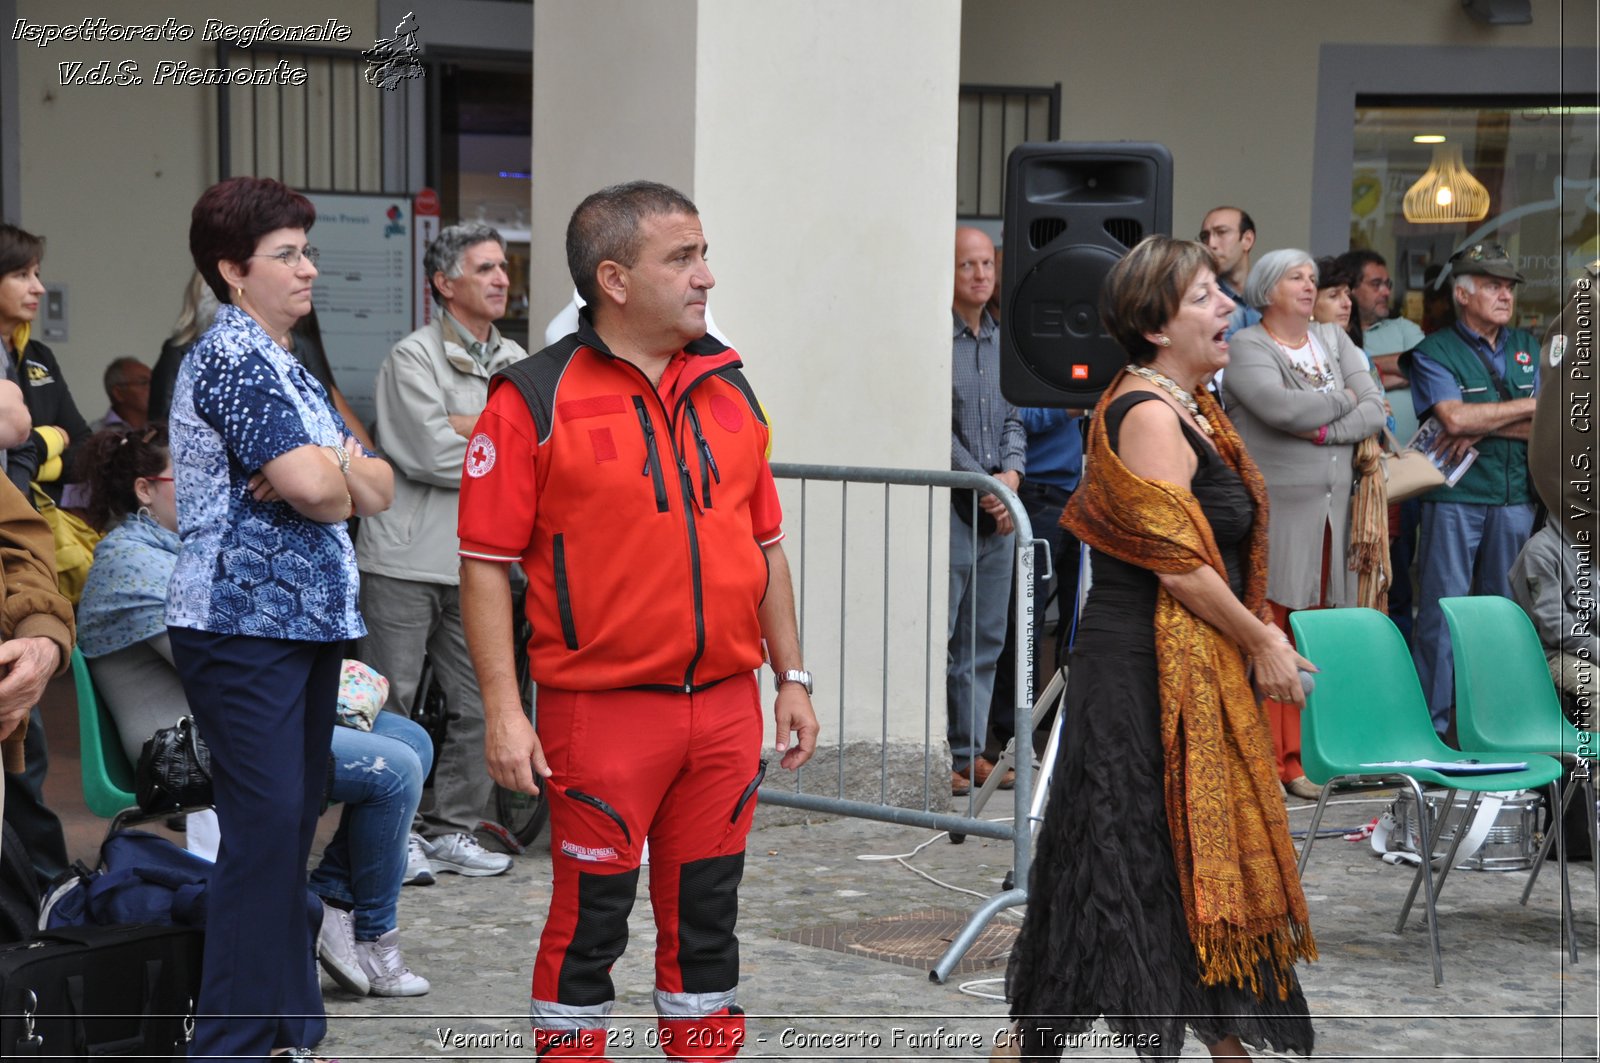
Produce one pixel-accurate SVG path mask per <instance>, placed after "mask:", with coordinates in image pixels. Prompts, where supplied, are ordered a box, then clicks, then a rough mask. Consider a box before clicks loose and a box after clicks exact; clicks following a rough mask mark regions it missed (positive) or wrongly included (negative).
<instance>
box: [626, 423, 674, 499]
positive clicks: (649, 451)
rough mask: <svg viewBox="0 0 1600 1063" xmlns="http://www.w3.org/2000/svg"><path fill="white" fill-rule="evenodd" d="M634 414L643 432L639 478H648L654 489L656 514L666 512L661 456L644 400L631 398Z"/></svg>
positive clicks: (665, 492)
mask: <svg viewBox="0 0 1600 1063" xmlns="http://www.w3.org/2000/svg"><path fill="white" fill-rule="evenodd" d="M633 409H634V412H635V413H637V414H638V415H639V428H640V430H641V431H643V432H644V468H643V469H641V470H639V475H640V476H649V477H650V482H651V483H652V484H653V485H654V486H655V489H656V512H657V513H665V512H666V511H667V479H666V477H665V476H663V475H662V474H661V455H660V453H659V452H658V451H657V450H656V426H655V425H654V424H652V423H651V422H650V411H648V410H646V409H645V408H644V399H643V397H641V396H639V395H635V396H634V397H633Z"/></svg>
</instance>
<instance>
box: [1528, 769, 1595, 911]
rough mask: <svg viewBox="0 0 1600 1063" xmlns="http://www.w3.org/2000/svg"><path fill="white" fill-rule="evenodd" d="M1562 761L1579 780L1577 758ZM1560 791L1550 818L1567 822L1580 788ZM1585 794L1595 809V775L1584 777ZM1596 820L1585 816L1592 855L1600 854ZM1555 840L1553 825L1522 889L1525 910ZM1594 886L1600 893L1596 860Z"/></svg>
mask: <svg viewBox="0 0 1600 1063" xmlns="http://www.w3.org/2000/svg"><path fill="white" fill-rule="evenodd" d="M1561 760H1562V763H1564V764H1568V765H1570V766H1572V767H1573V769H1574V770H1573V775H1572V780H1573V781H1576V780H1577V778H1578V776H1577V767H1578V765H1577V758H1575V757H1571V756H1569V755H1563V756H1562V757H1561ZM1560 790H1561V800H1560V802H1559V804H1557V803H1555V802H1552V803H1551V805H1550V807H1551V809H1552V811H1551V813H1550V818H1551V819H1552V820H1557V819H1560V820H1565V818H1566V814H1567V808H1568V806H1570V805H1571V804H1572V797H1573V795H1574V794H1576V793H1577V792H1578V787H1576V786H1572V785H1570V783H1569V785H1567V786H1564V787H1561V788H1560ZM1583 792H1584V796H1585V797H1587V798H1588V801H1589V803H1588V805H1586V806H1585V807H1587V808H1593V807H1594V804H1595V800H1594V775H1593V773H1590V774H1586V775H1585V776H1583ZM1557 808H1559V809H1560V811H1559V812H1558V811H1554V810H1555V809H1557ZM1594 819H1595V817H1594V816H1590V815H1586V816H1584V822H1585V823H1587V824H1588V827H1589V843H1590V849H1589V851H1590V852H1591V853H1596V854H1600V838H1597V837H1596V834H1597V833H1600V828H1597V826H1596V824H1595V822H1594ZM1555 840H1556V832H1555V824H1554V823H1552V824H1551V825H1550V829H1549V830H1547V831H1545V832H1544V841H1542V842H1540V843H1539V855H1538V856H1536V857H1534V860H1533V870H1532V871H1531V872H1530V873H1529V875H1528V883H1527V885H1525V886H1523V887H1522V906H1523V907H1524V908H1526V907H1527V906H1528V898H1529V897H1530V896H1532V895H1533V884H1534V883H1535V882H1537V881H1539V872H1540V871H1543V870H1544V862H1545V861H1546V860H1548V859H1549V858H1550V847H1551V846H1552V845H1554V844H1555ZM1594 884H1595V889H1596V890H1597V891H1600V860H1596V861H1595V877H1594Z"/></svg>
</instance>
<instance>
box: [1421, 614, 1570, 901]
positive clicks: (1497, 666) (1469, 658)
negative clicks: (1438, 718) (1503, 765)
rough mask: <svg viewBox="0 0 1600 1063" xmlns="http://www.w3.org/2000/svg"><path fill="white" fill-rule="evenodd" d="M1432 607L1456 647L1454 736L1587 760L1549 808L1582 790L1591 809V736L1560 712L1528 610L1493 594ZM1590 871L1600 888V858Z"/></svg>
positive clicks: (1550, 835) (1547, 839) (1566, 760)
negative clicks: (1439, 612) (1440, 614)
mask: <svg viewBox="0 0 1600 1063" xmlns="http://www.w3.org/2000/svg"><path fill="white" fill-rule="evenodd" d="M1439 606H1440V608H1442V609H1443V610H1444V617H1445V620H1446V621H1447V622H1448V623H1449V624H1450V642H1451V645H1452V646H1453V647H1454V650H1455V653H1454V657H1455V665H1454V674H1455V683H1456V732H1457V733H1458V734H1459V735H1460V736H1461V741H1462V742H1464V743H1467V744H1469V745H1474V746H1480V747H1482V748H1484V749H1503V750H1505V751H1507V752H1514V753H1546V754H1549V755H1550V756H1552V757H1555V758H1557V759H1558V760H1560V761H1561V762H1562V763H1563V764H1565V765H1566V766H1568V767H1576V766H1577V764H1578V762H1579V761H1580V760H1587V761H1589V765H1588V768H1587V770H1584V771H1574V772H1573V778H1572V781H1573V782H1574V783H1576V784H1577V785H1569V786H1567V787H1566V788H1565V789H1566V793H1564V794H1563V795H1562V804H1561V805H1559V806H1552V807H1560V808H1561V809H1562V810H1563V812H1564V811H1565V810H1566V807H1567V805H1569V804H1571V803H1572V797H1573V795H1574V794H1576V793H1578V792H1579V791H1580V790H1581V791H1582V793H1583V795H1584V800H1585V801H1586V802H1587V803H1586V804H1585V805H1584V806H1583V807H1584V808H1587V809H1593V808H1594V807H1595V788H1594V773H1595V770H1596V767H1597V765H1596V763H1595V744H1594V739H1593V736H1590V738H1589V740H1587V741H1585V740H1584V738H1583V736H1582V735H1580V734H1579V732H1578V729H1577V728H1576V727H1574V726H1573V725H1572V724H1571V723H1570V722H1569V721H1568V720H1567V716H1566V713H1565V712H1563V711H1562V708H1561V695H1560V694H1558V693H1557V692H1556V685H1555V683H1554V681H1552V680H1551V678H1550V668H1549V666H1548V665H1547V664H1546V663H1545V654H1544V645H1543V644H1542V643H1540V641H1539V633H1538V632H1537V631H1536V630H1534V626H1533V621H1531V620H1529V619H1528V614H1527V613H1525V612H1523V611H1522V607H1521V606H1520V605H1518V604H1517V603H1516V602H1514V601H1512V600H1511V599H1510V598H1502V597H1500V596H1499V595H1493V594H1483V595H1474V596H1472V597H1470V598H1441V599H1439ZM1554 818H1555V819H1557V820H1559V819H1560V818H1561V817H1560V816H1556V817H1554ZM1584 821H1585V822H1586V823H1587V824H1588V827H1589V843H1590V845H1591V848H1590V852H1592V853H1600V827H1597V825H1596V822H1595V816H1594V815H1593V814H1592V813H1591V814H1590V815H1588V816H1585V817H1584ZM1552 827H1553V824H1552ZM1555 837H1556V832H1555V830H1554V829H1552V830H1549V831H1547V832H1546V833H1545V836H1544V844H1543V845H1541V846H1540V847H1539V856H1538V859H1537V860H1535V861H1534V864H1533V874H1531V875H1529V876H1528V885H1527V886H1526V887H1525V888H1524V889H1523V891H1522V903H1523V904H1527V903H1528V894H1530V893H1531V892H1533V884H1534V882H1535V881H1536V880H1537V879H1538V877H1539V870H1540V869H1541V868H1542V867H1544V861H1545V858H1546V857H1547V856H1548V855H1549V853H1550V846H1551V844H1552V843H1553V842H1554V841H1555ZM1595 876H1596V877H1595V885H1596V888H1597V889H1600V860H1596V861H1595Z"/></svg>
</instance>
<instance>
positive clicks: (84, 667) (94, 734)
mask: <svg viewBox="0 0 1600 1063" xmlns="http://www.w3.org/2000/svg"><path fill="white" fill-rule="evenodd" d="M72 683H73V686H74V687H75V688H76V689H77V692H78V761H79V763H80V764H81V765H82V771H83V800H84V803H85V804H87V805H88V806H89V811H90V812H93V813H94V814H95V815H97V816H103V817H105V818H106V819H115V818H116V817H117V815H118V814H119V813H121V812H123V811H125V810H127V809H129V808H130V807H133V806H135V805H136V804H137V802H136V801H135V799H134V796H133V790H134V785H133V765H132V764H129V763H128V755H127V754H126V753H124V752H123V751H122V741H121V739H120V738H118V737H117V723H116V721H115V720H113V719H112V718H111V713H109V712H108V711H106V707H105V705H104V704H102V703H101V701H100V695H99V694H98V693H96V691H95V689H94V677H93V676H91V675H90V674H89V662H88V661H86V660H84V657H83V653H82V652H81V651H80V650H78V649H77V648H76V647H74V648H73V651H72Z"/></svg>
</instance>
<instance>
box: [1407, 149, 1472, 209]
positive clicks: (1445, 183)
mask: <svg viewBox="0 0 1600 1063" xmlns="http://www.w3.org/2000/svg"><path fill="white" fill-rule="evenodd" d="M1402 209H1403V210H1404V212H1405V216H1406V221H1409V222H1417V223H1419V224H1423V225H1429V224H1437V225H1443V224H1447V223H1451V222H1464V221H1482V220H1483V219H1484V218H1486V217H1487V216H1488V214H1489V190H1488V189H1486V188H1484V187H1483V184H1482V183H1481V182H1479V180H1478V179H1477V178H1476V177H1474V176H1472V174H1471V173H1469V172H1468V171H1467V167H1466V164H1464V163H1463V162H1462V161H1461V149H1460V148H1459V147H1457V146H1455V145H1454V144H1440V145H1439V146H1438V147H1436V148H1434V149H1433V161H1432V162H1431V163H1429V164H1428V169H1427V171H1426V172H1425V173H1423V175H1422V176H1421V177H1420V178H1419V179H1418V180H1417V183H1416V184H1414V185H1412V186H1411V187H1410V188H1409V189H1407V190H1406V198H1405V201H1404V203H1403V205H1402Z"/></svg>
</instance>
